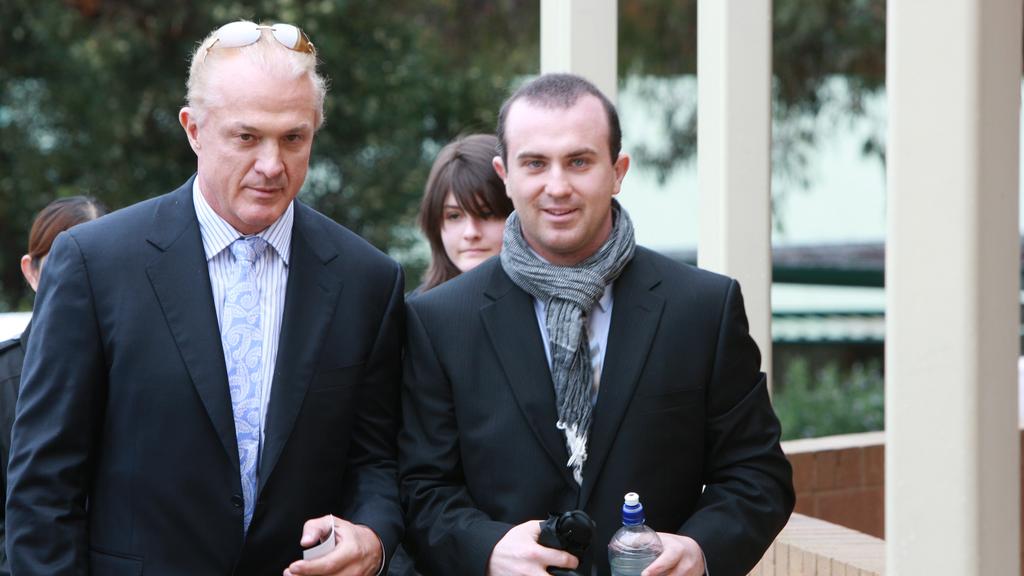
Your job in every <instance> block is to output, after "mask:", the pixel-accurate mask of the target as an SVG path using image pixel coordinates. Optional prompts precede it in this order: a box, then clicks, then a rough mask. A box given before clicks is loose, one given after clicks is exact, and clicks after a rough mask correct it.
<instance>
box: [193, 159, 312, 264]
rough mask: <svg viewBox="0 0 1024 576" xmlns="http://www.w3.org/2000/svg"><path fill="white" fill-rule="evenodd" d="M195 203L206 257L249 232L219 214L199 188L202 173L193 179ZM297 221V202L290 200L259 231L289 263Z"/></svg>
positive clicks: (209, 257) (282, 258)
mask: <svg viewBox="0 0 1024 576" xmlns="http://www.w3.org/2000/svg"><path fill="white" fill-rule="evenodd" d="M192 203H193V204H194V205H195V208H196V217H197V218H198V219H199V234H200V235H201V236H202V238H203V250H204V251H205V252H206V260H207V261H210V260H211V259H212V258H213V257H214V256H216V255H217V254H220V253H221V252H222V251H224V249H225V248H227V247H228V246H230V245H231V243H232V242H234V241H235V240H237V239H238V238H241V237H242V236H245V234H242V233H241V232H239V231H238V230H235V228H234V226H232V225H231V224H228V222H227V220H224V219H223V218H221V217H220V215H219V214H217V213H216V212H215V211H214V210H213V208H212V207H211V206H210V204H209V203H208V202H207V201H206V198H205V197H204V196H203V193H202V191H201V190H200V189H199V177H198V176H197V177H196V178H195V180H193V181H192ZM294 221H295V202H291V203H289V204H288V209H287V210H285V211H284V214H282V215H281V217H280V218H278V219H277V220H275V221H274V223H273V224H271V225H270V226H268V227H267V228H266V229H264V230H262V231H260V232H258V233H256V234H255V236H259V237H260V238H263V239H264V240H266V241H267V244H270V246H272V247H273V248H274V251H275V252H277V255H278V256H279V257H280V258H281V260H282V261H283V262H284V265H285V266H287V265H288V258H289V257H290V255H291V246H292V224H293V223H294Z"/></svg>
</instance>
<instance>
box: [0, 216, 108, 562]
mask: <svg viewBox="0 0 1024 576" xmlns="http://www.w3.org/2000/svg"><path fill="white" fill-rule="evenodd" d="M106 213H107V210H106V208H104V207H103V205H102V204H100V203H99V202H97V201H96V200H94V199H92V198H89V197H86V196H72V197H70V198H60V199H58V200H54V201H53V202H50V203H49V204H48V205H47V206H46V207H45V208H43V209H42V210H40V211H39V214H37V215H36V219H35V220H34V221H33V222H32V229H31V230H30V231H29V235H28V254H25V255H24V256H22V257H21V274H22V275H23V276H24V277H25V281H26V282H28V285H29V286H30V287H31V288H32V291H33V292H35V291H36V288H38V286H39V275H40V274H42V272H43V264H44V263H45V262H46V255H47V254H49V253H50V246H51V245H52V244H53V240H54V238H56V237H57V234H60V233H61V232H63V231H65V230H67V229H68V228H71V227H72V226H75V225H77V224H81V223H82V222H88V221H90V220H95V219H96V218H99V217H100V216H103V215H104V214H106ZM31 327H32V324H31V322H29V325H28V326H26V327H25V330H24V332H22V333H21V336H20V337H18V338H12V339H10V340H7V341H5V342H0V576H9V575H10V568H9V566H8V563H7V552H6V551H5V547H4V541H5V540H6V526H5V525H6V522H5V519H4V510H3V506H4V503H5V500H6V499H7V455H8V454H10V450H11V426H13V425H14V404H15V402H17V400H18V382H19V381H20V380H21V366H22V364H23V363H24V361H25V346H26V343H27V342H28V335H29V332H30V331H31Z"/></svg>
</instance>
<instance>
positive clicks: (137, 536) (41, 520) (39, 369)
mask: <svg viewBox="0 0 1024 576" xmlns="http://www.w3.org/2000/svg"><path fill="white" fill-rule="evenodd" d="M291 246H292V248H291V250H292V253H291V258H290V263H289V273H288V285H287V292H286V297H285V305H284V306H285V309H284V316H283V320H282V326H281V336H280V338H281V340H280V345H279V352H278V358H277V365H276V370H275V373H274V376H273V384H272V388H271V397H270V403H269V407H268V413H267V420H266V442H265V445H264V451H263V454H262V460H261V465H260V470H259V480H258V500H257V503H256V509H255V513H254V516H253V520H252V525H251V527H250V529H249V532H248V535H247V537H244V538H243V531H242V507H241V504H242V501H241V486H240V480H239V464H238V449H237V445H236V441H235V432H234V418H233V415H232V407H231V398H230V394H229V391H228V383H227V376H226V372H225V365H224V353H223V351H222V347H221V342H220V335H219V330H218V326H217V318H216V313H215V309H214V303H213V299H212V292H211V288H210V279H209V274H208V271H207V263H206V257H205V255H204V252H203V246H202V240H201V237H200V233H199V225H198V221H197V219H196V215H195V209H194V207H193V203H192V181H191V180H190V181H189V182H187V183H185V184H184V185H183V186H182V187H181V188H179V189H178V190H177V191H175V192H172V193H170V194H167V195H165V196H161V197H158V198H155V199H152V200H149V201H145V202H142V203H139V204H136V205H134V206H132V207H129V208H126V209H124V210H121V211H118V212H116V213H113V214H110V215H108V216H106V217H104V218H103V219H101V220H97V221H95V222H91V223H88V224H85V225H82V226H79V227H76V228H75V229H74V230H71V231H69V232H67V233H64V234H62V235H60V236H59V237H58V239H57V241H56V242H55V243H54V246H53V249H52V251H51V252H50V255H49V259H48V261H47V264H46V268H45V271H44V274H43V278H42V282H41V285H40V290H39V295H38V297H37V299H36V308H35V317H34V319H33V334H32V338H31V340H30V341H29V346H28V351H27V354H26V361H25V362H26V363H25V371H24V374H23V379H22V394H21V397H20V399H19V401H18V407H17V415H16V419H15V424H14V432H13V447H12V454H11V460H10V470H9V473H10V486H9V498H8V501H7V527H8V538H7V549H8V552H9V555H10V559H11V562H12V567H13V570H14V572H15V573H16V574H19V575H25V576H28V575H36V574H38V575H46V576H52V575H55V574H61V575H63V574H88V573H92V574H97V575H104V576H106V575H114V576H116V575H127V574H132V575H138V574H146V575H147V576H162V575H168V576H170V575H175V576H180V575H184V574H189V575H202V574H232V573H234V574H239V575H250V574H281V572H282V570H283V569H284V568H285V567H286V566H287V565H288V564H289V563H290V562H292V561H294V560H296V559H298V558H300V557H301V552H302V551H301V548H300V546H299V538H300V536H301V531H302V525H303V522H304V521H305V520H307V519H310V518H314V517H318V516H321V515H325V514H335V515H337V516H340V517H343V518H346V519H348V520H350V521H352V522H354V523H358V524H365V525H367V526H369V527H370V528H371V529H373V531H374V532H376V533H377V535H378V536H380V538H381V540H382V541H383V542H384V544H385V548H386V550H387V551H388V552H390V551H391V550H393V549H394V547H395V545H396V544H397V542H398V540H399V538H400V537H401V522H402V519H401V511H400V508H399V503H398V490H397V479H396V469H395V439H394V438H395V434H396V425H397V419H398V414H399V406H398V404H399V398H398V382H399V379H400V362H401V338H402V333H403V321H404V312H403V305H402V293H403V278H402V273H401V269H400V267H399V266H398V265H397V264H396V263H395V262H394V261H392V260H391V259H389V258H387V257H386V256H384V255H383V254H381V253H380V252H378V251H377V250H376V249H374V248H372V247H371V246H370V245H369V244H367V243H366V242H365V241H363V240H362V239H360V238H359V237H357V236H356V235H355V234H353V233H351V232H349V231H348V230H346V229H344V228H342V227H341V226H339V225H337V224H336V223H334V222H332V221H330V220H329V219H327V218H325V217H324V216H322V215H320V214H318V213H317V212H315V211H314V210H312V209H310V208H309V207H307V206H305V205H303V204H301V203H299V202H296V206H295V221H294V229H293V236H292V244H291Z"/></svg>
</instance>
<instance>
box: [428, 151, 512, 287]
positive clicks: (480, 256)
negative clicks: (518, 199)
mask: <svg viewBox="0 0 1024 576" xmlns="http://www.w3.org/2000/svg"><path fill="white" fill-rule="evenodd" d="M497 146H498V139H497V138H496V137H494V136H492V135H490V134H472V135H469V136H463V137H461V138H458V139H456V140H454V141H453V142H451V143H449V144H448V145H447V146H445V147H444V148H442V149H441V152H440V154H438V155H437V159H436V160H434V166H433V168H431V170H430V176H429V177H428V178H427V185H426V187H425V189H424V191H423V201H422V202H421V203H420V217H419V223H420V229H421V230H422V231H423V235H424V236H426V237H427V240H428V241H429V242H430V268H429V269H427V273H426V279H425V280H424V282H423V284H422V285H421V286H420V287H419V288H418V289H417V292H426V291H427V290H430V289H431V288H433V287H435V286H437V285H438V284H441V283H442V282H445V281H447V280H451V279H452V278H454V277H456V276H458V275H459V274H461V273H463V272H466V271H467V270H470V269H472V268H474V267H476V265H477V264H480V263H481V262H483V261H484V260H486V259H488V258H490V257H491V256H494V255H496V254H498V252H500V251H501V240H502V235H503V233H504V230H505V218H506V217H507V216H508V215H509V214H511V213H512V201H511V200H509V198H508V196H506V195H505V185H504V183H503V182H502V181H501V179H500V178H498V174H497V173H495V171H494V168H493V166H492V165H491V160H492V159H493V158H494V156H495V155H496V154H497Z"/></svg>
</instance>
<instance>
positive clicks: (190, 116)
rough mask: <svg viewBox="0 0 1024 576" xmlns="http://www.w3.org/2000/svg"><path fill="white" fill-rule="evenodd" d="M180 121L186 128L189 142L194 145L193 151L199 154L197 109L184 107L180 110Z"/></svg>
mask: <svg viewBox="0 0 1024 576" xmlns="http://www.w3.org/2000/svg"><path fill="white" fill-rule="evenodd" d="M178 122H180V123H181V127H182V128H183V129H184V130H185V135H186V136H188V144H189V146H191V147H192V151H193V152H195V153H196V154H199V148H200V146H199V121H198V119H197V118H196V112H195V110H193V109H192V108H189V107H188V106H186V107H184V108H182V109H181V110H180V111H179V112H178Z"/></svg>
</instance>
